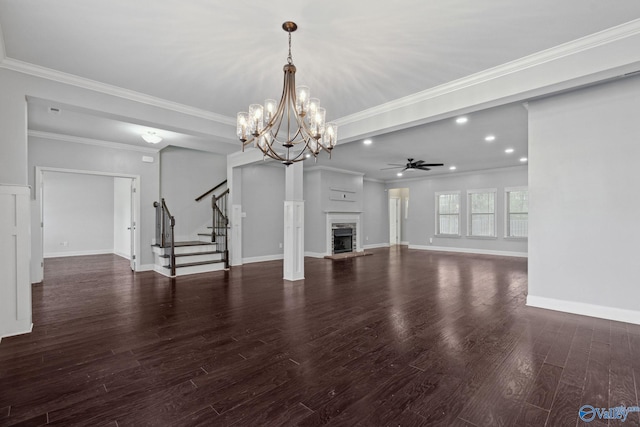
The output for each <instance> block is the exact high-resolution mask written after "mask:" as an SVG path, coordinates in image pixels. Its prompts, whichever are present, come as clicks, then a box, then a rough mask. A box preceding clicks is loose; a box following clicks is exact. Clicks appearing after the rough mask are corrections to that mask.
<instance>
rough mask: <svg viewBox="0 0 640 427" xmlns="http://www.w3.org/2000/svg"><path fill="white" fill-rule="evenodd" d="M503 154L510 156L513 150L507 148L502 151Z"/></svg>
mask: <svg viewBox="0 0 640 427" xmlns="http://www.w3.org/2000/svg"><path fill="white" fill-rule="evenodd" d="M504 152H505V153H507V154H511V153H513V148H507V149H506V150H504Z"/></svg>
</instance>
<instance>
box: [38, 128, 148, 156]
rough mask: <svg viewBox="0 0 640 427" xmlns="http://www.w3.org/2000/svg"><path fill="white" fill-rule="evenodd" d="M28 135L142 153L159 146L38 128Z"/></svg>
mask: <svg viewBox="0 0 640 427" xmlns="http://www.w3.org/2000/svg"><path fill="white" fill-rule="evenodd" d="M27 135H28V136H30V137H33V138H42V139H50V140H53V141H62V142H72V143H75V144H85V145H94V146H97V147H106V148H111V149H117V150H128V151H139V152H142V153H152V154H157V153H158V152H160V149H159V148H149V147H138V146H135V145H128V144H122V143H120V142H109V141H101V140H98V139H91V138H82V137H78V136H71V135H63V134H59V133H53V132H42V131H38V130H30V131H28V133H27Z"/></svg>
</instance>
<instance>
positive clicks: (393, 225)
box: [389, 198, 400, 245]
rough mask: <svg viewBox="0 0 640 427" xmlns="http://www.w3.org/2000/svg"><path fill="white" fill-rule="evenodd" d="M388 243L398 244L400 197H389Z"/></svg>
mask: <svg viewBox="0 0 640 427" xmlns="http://www.w3.org/2000/svg"><path fill="white" fill-rule="evenodd" d="M389 244H390V245H399V244H400V199H397V198H390V199H389Z"/></svg>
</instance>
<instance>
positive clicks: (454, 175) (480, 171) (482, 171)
mask: <svg viewBox="0 0 640 427" xmlns="http://www.w3.org/2000/svg"><path fill="white" fill-rule="evenodd" d="M528 167H529V165H528V164H522V165H517V166H505V167H503V168H491V169H478V170H474V171H463V172H449V173H447V172H442V173H438V174H435V175H428V176H422V177H420V176H417V177H415V178H397V179H388V180H386V181H384V182H385V184H396V183H405V182H413V181H424V180H429V179H447V178H457V177H460V176H469V175H479V174H487V173H488V174H493V173H500V172H509V171H514V172H515V171H518V170H522V169H525V168H528Z"/></svg>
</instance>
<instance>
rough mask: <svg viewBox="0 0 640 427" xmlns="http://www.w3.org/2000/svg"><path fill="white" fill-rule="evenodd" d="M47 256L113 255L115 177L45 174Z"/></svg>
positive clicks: (45, 251)
mask: <svg viewBox="0 0 640 427" xmlns="http://www.w3.org/2000/svg"><path fill="white" fill-rule="evenodd" d="M43 209H44V217H45V219H46V221H45V225H44V257H45V258H47V257H56V256H69V255H89V254H97V253H112V252H113V248H114V246H113V245H114V233H113V231H114V227H113V223H114V186H113V177H110V176H101V175H84V174H73V173H59V172H46V173H45V174H44V205H43Z"/></svg>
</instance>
